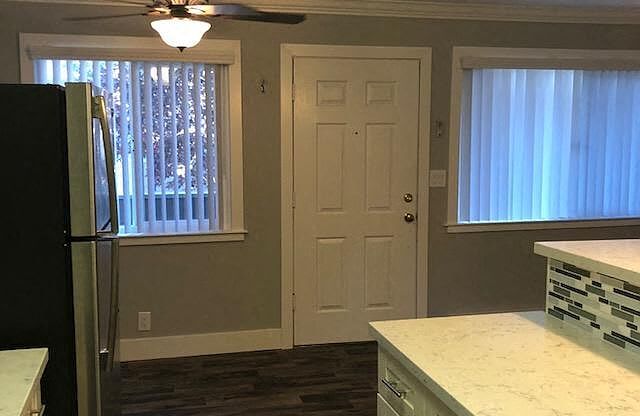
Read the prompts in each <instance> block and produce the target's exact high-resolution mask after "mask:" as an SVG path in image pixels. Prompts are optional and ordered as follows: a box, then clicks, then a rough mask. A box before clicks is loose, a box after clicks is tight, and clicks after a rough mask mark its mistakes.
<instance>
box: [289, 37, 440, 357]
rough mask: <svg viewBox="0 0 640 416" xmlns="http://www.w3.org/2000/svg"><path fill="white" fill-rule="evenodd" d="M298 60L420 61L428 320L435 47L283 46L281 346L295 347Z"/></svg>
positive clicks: (422, 309)
mask: <svg viewBox="0 0 640 416" xmlns="http://www.w3.org/2000/svg"><path fill="white" fill-rule="evenodd" d="M296 57H317V58H368V59H412V60H417V61H419V63H420V114H419V118H418V122H419V137H418V215H417V232H416V235H417V245H416V250H417V253H416V254H417V268H416V270H417V276H416V279H417V280H416V311H417V317H426V316H427V258H428V256H427V249H428V240H429V233H428V225H429V137H430V118H431V114H430V113H431V48H419V47H395V46H337V45H302V44H282V45H281V47H280V107H281V108H280V123H281V124H280V135H281V142H280V163H281V167H280V181H281V182H280V197H281V234H282V235H281V242H280V250H281V285H280V287H281V299H280V302H281V317H280V320H281V328H282V329H281V331H282V348H283V349H288V348H293V283H294V270H293V261H294V246H293V244H294V238H293V237H294V235H293V176H294V173H293V93H294V92H293V63H294V58H296Z"/></svg>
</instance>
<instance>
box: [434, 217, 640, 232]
mask: <svg viewBox="0 0 640 416" xmlns="http://www.w3.org/2000/svg"><path fill="white" fill-rule="evenodd" d="M635 225H640V218H619V219H602V220H561V221H523V222H493V223H475V224H460V223H458V224H446V225H445V227H446V229H447V232H448V233H452V234H457V233H482V232H493V231H527V230H555V229H564V228H600V227H629V226H635Z"/></svg>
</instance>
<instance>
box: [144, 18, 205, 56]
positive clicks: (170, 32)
mask: <svg viewBox="0 0 640 416" xmlns="http://www.w3.org/2000/svg"><path fill="white" fill-rule="evenodd" d="M151 27H152V28H153V29H154V30H155V31H156V32H158V33H159V34H160V37H161V38H162V40H163V41H164V43H166V44H167V45H169V46H173V47H174V48H178V49H180V50H183V49H184V48H191V47H194V46H196V45H197V44H198V42H200V39H202V36H203V35H204V34H205V32H206V31H207V30H209V29H210V28H211V23H208V22H203V21H201V20H192V19H188V18H179V17H173V18H171V19H162V20H154V21H153V22H151Z"/></svg>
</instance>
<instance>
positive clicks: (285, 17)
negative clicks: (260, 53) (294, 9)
mask: <svg viewBox="0 0 640 416" xmlns="http://www.w3.org/2000/svg"><path fill="white" fill-rule="evenodd" d="M220 17H222V18H224V19H231V20H249V21H253V22H267V23H283V24H287V25H295V24H298V23H301V22H304V21H305V20H306V18H307V17H306V16H305V15H304V14H295V13H271V12H258V13H257V14H252V15H222V16H220Z"/></svg>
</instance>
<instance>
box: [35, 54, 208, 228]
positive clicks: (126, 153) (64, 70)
mask: <svg viewBox="0 0 640 416" xmlns="http://www.w3.org/2000/svg"><path fill="white" fill-rule="evenodd" d="M218 69H219V66H218V65H204V64H199V63H183V62H170V63H166V62H154V63H151V62H130V61H97V60H93V61H89V60H47V59H40V60H36V61H35V62H34V70H35V75H36V82H37V83H55V84H64V83H65V82H79V81H87V82H92V83H93V84H94V85H96V86H99V87H101V88H102V89H103V90H104V91H105V96H106V99H107V103H108V106H109V107H110V109H111V114H110V119H111V122H112V124H111V128H112V130H113V138H114V149H115V151H116V155H115V156H116V157H115V159H116V166H115V171H116V187H117V193H118V208H119V213H120V218H119V223H120V232H121V233H123V234H136V233H145V234H147V233H148V234H159V233H176V232H177V233H183V232H188V231H190V232H201V231H217V230H219V219H218V209H217V207H218V206H219V201H218V198H219V196H218V186H217V182H218V168H217V164H218V160H217V141H218V137H217V136H218V135H217V125H216V111H217V110H216V93H215V87H216V85H215V82H214V81H213V80H214V79H215V74H216V71H218Z"/></svg>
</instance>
